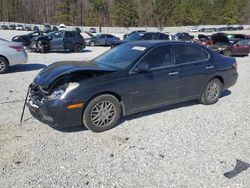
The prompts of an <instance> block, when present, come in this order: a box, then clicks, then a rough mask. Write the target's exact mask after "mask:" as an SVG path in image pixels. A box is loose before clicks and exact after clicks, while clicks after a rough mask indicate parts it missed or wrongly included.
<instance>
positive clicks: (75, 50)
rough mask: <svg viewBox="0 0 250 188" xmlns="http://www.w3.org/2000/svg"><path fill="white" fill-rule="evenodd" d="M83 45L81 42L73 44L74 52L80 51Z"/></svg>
mask: <svg viewBox="0 0 250 188" xmlns="http://www.w3.org/2000/svg"><path fill="white" fill-rule="evenodd" d="M82 50H83V46H82V45H81V44H76V45H75V46H74V52H82Z"/></svg>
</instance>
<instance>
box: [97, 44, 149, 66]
mask: <svg viewBox="0 0 250 188" xmlns="http://www.w3.org/2000/svg"><path fill="white" fill-rule="evenodd" d="M146 49H147V48H146V47H144V46H139V45H134V44H129V43H127V44H122V45H120V46H117V47H115V48H113V49H111V50H109V51H107V52H106V53H104V54H102V55H100V56H99V57H97V58H96V59H94V60H93V61H94V62H95V63H96V64H98V65H104V66H108V67H112V68H116V69H125V68H127V67H129V66H130V65H131V64H132V63H133V62H134V61H135V60H136V59H137V58H139V57H140V56H141V55H142V54H143V53H144V51H145V50H146Z"/></svg>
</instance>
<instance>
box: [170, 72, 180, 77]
mask: <svg viewBox="0 0 250 188" xmlns="http://www.w3.org/2000/svg"><path fill="white" fill-rule="evenodd" d="M178 74H179V72H177V71H176V72H170V73H168V75H169V76H173V75H178Z"/></svg>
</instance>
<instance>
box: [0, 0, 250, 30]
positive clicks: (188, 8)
mask: <svg viewBox="0 0 250 188" xmlns="http://www.w3.org/2000/svg"><path fill="white" fill-rule="evenodd" d="M0 21H4V22H22V23H36V24H43V23H45V22H47V23H50V24H56V25H57V24H60V23H64V24H67V25H79V26H80V25H81V26H121V27H136V26H148V27H149V26H157V27H164V26H182V25H183V26H185V25H210V24H211V25H214V24H247V23H250V1H249V0H42V1H41V0H0Z"/></svg>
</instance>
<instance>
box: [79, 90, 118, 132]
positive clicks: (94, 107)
mask: <svg viewBox="0 0 250 188" xmlns="http://www.w3.org/2000/svg"><path fill="white" fill-rule="evenodd" d="M120 117H121V105H120V103H119V101H118V100H117V98H116V97H114V96H112V95H108V94H105V95H100V96H97V97H96V98H94V99H93V100H91V101H90V103H89V104H88V105H87V107H86V109H85V110H84V113H83V124H84V125H85V126H86V127H87V128H88V129H89V130H91V131H93V132H103V131H107V130H109V129H112V128H114V127H115V126H116V125H117V124H118V123H119V120H120Z"/></svg>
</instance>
